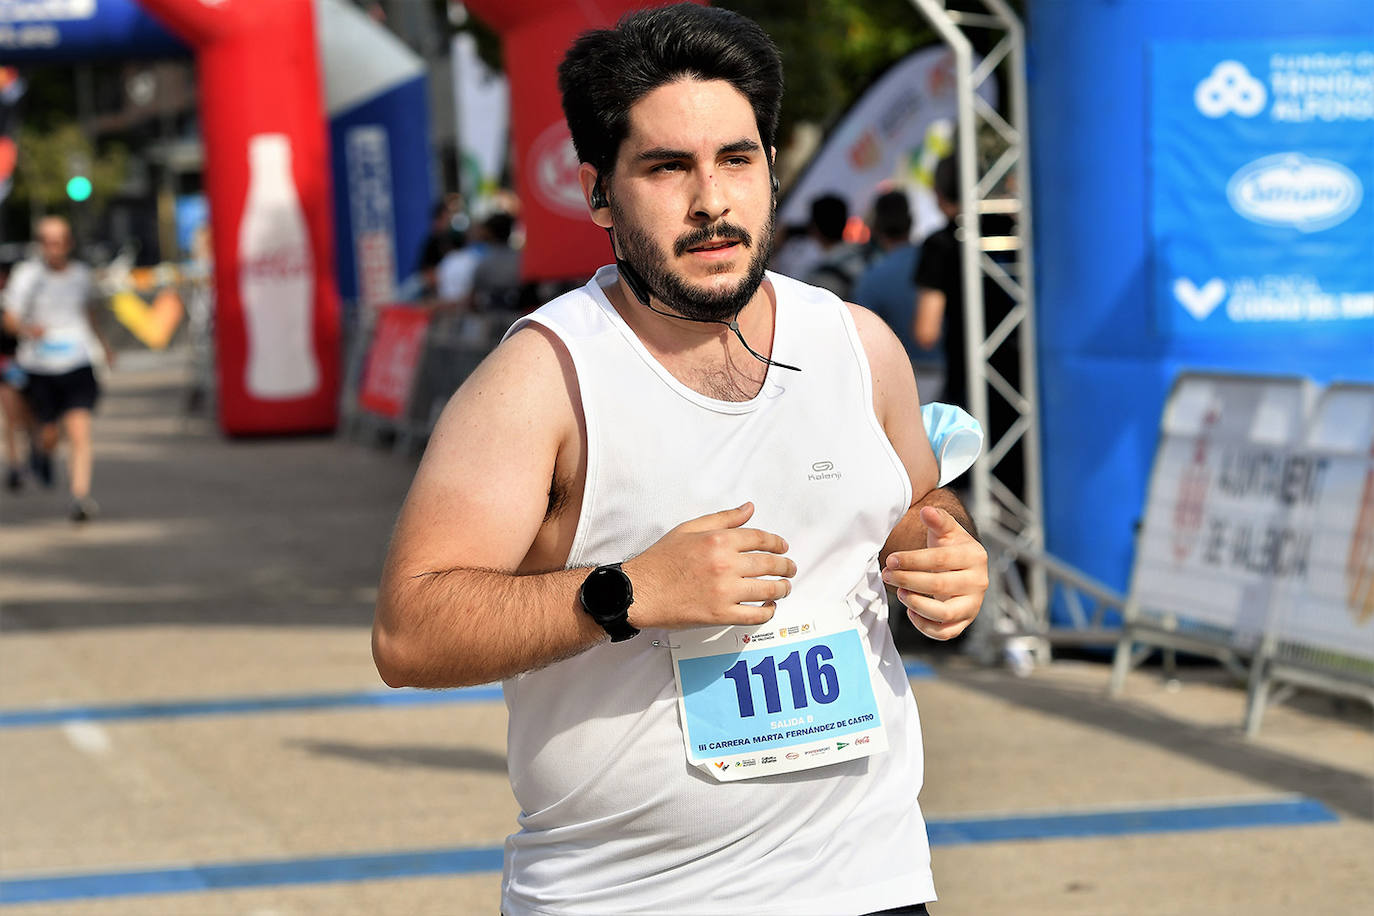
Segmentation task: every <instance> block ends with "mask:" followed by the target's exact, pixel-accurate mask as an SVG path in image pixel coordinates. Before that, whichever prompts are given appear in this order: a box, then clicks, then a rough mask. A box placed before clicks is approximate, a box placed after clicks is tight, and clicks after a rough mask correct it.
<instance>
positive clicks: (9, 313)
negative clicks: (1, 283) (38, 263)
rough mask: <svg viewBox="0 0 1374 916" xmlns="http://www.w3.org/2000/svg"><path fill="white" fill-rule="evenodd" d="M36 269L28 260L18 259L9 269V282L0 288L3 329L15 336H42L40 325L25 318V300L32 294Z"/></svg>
mask: <svg viewBox="0 0 1374 916" xmlns="http://www.w3.org/2000/svg"><path fill="white" fill-rule="evenodd" d="M35 274H36V271H35V270H34V268H33V265H32V264H31V263H30V262H28V261H20V262H19V263H18V264H16V265H14V269H13V270H11V271H10V278H9V282H8V283H6V284H5V288H4V289H3V290H0V310H2V311H3V314H2V315H0V317H2V318H3V320H4V322H5V330H7V331H9V332H10V334H12V335H14V336H15V337H42V336H43V328H42V327H41V326H40V325H36V324H29V323H28V322H27V321H26V319H27V317H28V316H27V315H25V312H26V311H27V305H26V303H27V300H28V298H29V296H30V295H31V294H32V287H33V284H34V282H35Z"/></svg>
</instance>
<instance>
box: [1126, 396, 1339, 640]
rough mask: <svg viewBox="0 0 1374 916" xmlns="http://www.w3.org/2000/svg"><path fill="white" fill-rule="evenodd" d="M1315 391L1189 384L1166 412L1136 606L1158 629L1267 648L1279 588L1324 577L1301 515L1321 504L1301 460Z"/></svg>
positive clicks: (1316, 474)
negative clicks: (1193, 628) (1167, 622)
mask: <svg viewBox="0 0 1374 916" xmlns="http://www.w3.org/2000/svg"><path fill="white" fill-rule="evenodd" d="M1312 396H1313V390H1312V388H1311V386H1310V385H1309V384H1308V383H1306V382H1305V381H1303V380H1301V379H1297V378H1285V377H1271V378H1260V377H1253V378H1246V377H1233V376H1220V375H1184V376H1181V377H1180V378H1179V380H1178V381H1177V382H1176V383H1175V385H1174V389H1173V391H1172V392H1171V394H1170V396H1169V400H1168V403H1167V404H1166V406H1165V411H1164V418H1163V422H1162V424H1161V438H1160V445H1159V450H1158V453H1157V455H1156V457H1155V463H1154V468H1153V470H1152V471H1151V475H1150V487H1149V492H1148V496H1147V498H1146V507H1145V520H1144V525H1143V528H1142V532H1141V537H1140V541H1139V544H1138V547H1137V552H1136V565H1135V572H1134V575H1133V583H1132V584H1133V589H1132V592H1133V594H1132V598H1133V600H1134V602H1135V603H1136V605H1137V607H1138V611H1139V612H1140V613H1141V614H1142V615H1145V616H1148V617H1168V618H1175V619H1178V620H1180V621H1185V622H1189V623H1193V624H1202V625H1205V626H1206V627H1207V628H1210V629H1214V630H1216V631H1220V633H1219V636H1220V638H1221V639H1222V640H1223V641H1224V642H1227V643H1229V644H1230V645H1232V646H1234V647H1237V648H1250V647H1253V646H1255V645H1256V644H1257V643H1258V641H1259V637H1260V635H1261V634H1262V632H1263V630H1264V629H1265V626H1266V624H1267V623H1268V620H1269V610H1270V607H1271V598H1272V597H1273V594H1274V591H1275V587H1276V585H1279V586H1281V585H1282V584H1283V583H1286V582H1289V581H1293V580H1299V579H1303V578H1304V577H1306V576H1307V574H1308V572H1309V570H1310V569H1311V568H1312V561H1313V549H1314V544H1313V539H1312V532H1311V531H1310V529H1301V528H1298V527H1295V526H1294V525H1293V524H1292V515H1293V510H1294V508H1295V507H1297V506H1303V505H1310V504H1312V503H1313V501H1314V500H1315V499H1316V498H1317V494H1318V492H1320V490H1319V488H1320V484H1321V482H1322V480H1321V474H1320V471H1319V469H1318V467H1317V466H1316V465H1315V464H1314V463H1313V462H1312V461H1311V460H1310V459H1309V458H1308V457H1307V456H1305V455H1303V454H1300V453H1299V452H1298V450H1297V449H1298V446H1299V444H1300V443H1301V441H1302V436H1303V433H1304V429H1305V427H1306V416H1307V412H1308V408H1309V405H1310V403H1311V401H1312Z"/></svg>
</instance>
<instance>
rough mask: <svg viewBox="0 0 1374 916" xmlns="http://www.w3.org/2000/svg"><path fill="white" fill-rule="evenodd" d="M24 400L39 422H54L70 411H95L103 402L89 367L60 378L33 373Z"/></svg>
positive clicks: (25, 387)
mask: <svg viewBox="0 0 1374 916" xmlns="http://www.w3.org/2000/svg"><path fill="white" fill-rule="evenodd" d="M24 400H26V401H28V402H29V410H31V411H33V416H34V419H35V420H37V421H38V422H39V423H55V422H57V420H58V419H59V418H61V416H62V415H63V414H64V413H66V412H67V411H69V410H80V409H85V410H93V409H94V408H95V402H96V401H98V400H100V384H99V383H98V382H96V380H95V371H94V370H92V369H91V367H90V366H82V367H81V368H80V369H73V370H72V371H71V372H63V373H61V374H60V375H44V374H43V373H41V372H30V373H29V381H28V384H27V385H25V386H24Z"/></svg>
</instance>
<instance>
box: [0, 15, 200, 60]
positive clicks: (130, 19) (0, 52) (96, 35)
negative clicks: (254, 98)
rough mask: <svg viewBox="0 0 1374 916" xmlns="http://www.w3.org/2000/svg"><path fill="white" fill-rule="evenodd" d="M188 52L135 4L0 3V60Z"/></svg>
mask: <svg viewBox="0 0 1374 916" xmlns="http://www.w3.org/2000/svg"><path fill="white" fill-rule="evenodd" d="M189 53H190V50H189V49H188V48H187V47H186V45H185V44H184V43H182V42H181V41H180V40H179V39H178V38H177V37H176V36H174V35H172V34H171V33H170V32H168V31H167V30H166V29H165V28H163V27H162V25H161V24H159V23H158V22H157V21H156V20H155V19H153V18H152V17H151V16H149V15H148V14H147V13H145V12H144V11H143V9H142V8H141V7H140V6H139V5H138V4H137V3H135V2H134V0H0V61H3V62H4V63H8V64H19V63H30V62H32V63H55V62H58V61H81V60H91V59H94V58H97V57H126V58H128V57H181V56H185V55H187V54H189Z"/></svg>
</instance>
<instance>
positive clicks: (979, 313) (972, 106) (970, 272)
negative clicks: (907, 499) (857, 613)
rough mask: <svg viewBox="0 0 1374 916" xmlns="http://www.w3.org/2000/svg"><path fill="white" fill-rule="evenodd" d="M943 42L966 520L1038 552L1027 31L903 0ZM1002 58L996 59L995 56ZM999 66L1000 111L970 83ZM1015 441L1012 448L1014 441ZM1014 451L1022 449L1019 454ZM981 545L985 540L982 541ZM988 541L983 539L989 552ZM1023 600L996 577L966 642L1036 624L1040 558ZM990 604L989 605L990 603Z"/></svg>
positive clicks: (996, 14) (989, 643)
mask: <svg viewBox="0 0 1374 916" xmlns="http://www.w3.org/2000/svg"><path fill="white" fill-rule="evenodd" d="M911 4H912V6H914V7H915V8H916V9H917V10H918V11H919V12H920V13H921V14H922V15H924V16H925V18H926V19H927V20H928V21H929V22H930V24H931V26H932V27H934V29H935V30H936V32H938V33H939V35H940V37H941V38H942V39H943V40H944V42H945V43H946V44H947V45H949V47H950V49H951V50H952V51H953V53H954V59H955V83H956V92H957V96H958V111H959V124H958V132H957V134H958V137H957V143H956V146H955V155H956V156H957V157H958V165H959V187H960V203H961V206H962V211H963V212H962V213H961V215H960V217H959V225H960V235H961V241H962V242H963V244H962V246H961V250H962V255H963V262H962V269H963V281H964V282H963V288H964V321H965V331H966V346H967V351H966V352H967V361H968V372H969V380H968V381H969V384H968V392H969V405H968V406H969V409H970V412H971V413H972V414H973V415H974V416H975V417H977V418H978V421H979V422H980V423H982V424H983V429H984V430H985V431H986V434H987V437H988V438H987V440H986V448H985V451H984V458H983V459H982V460H981V461H979V462H977V463H976V464H975V465H974V467H973V470H972V471H971V472H970V473H971V477H972V480H971V484H972V505H971V506H970V509H971V511H972V513H973V518H974V521H975V522H976V523H977V524H978V526H979V528H980V529H982V530H983V531H985V532H989V533H993V532H996V533H997V534H998V535H1000V536H999V537H998V538H997V541H998V542H1005V543H1007V544H1009V545H1014V547H1015V554H1016V556H1018V557H1021V558H1025V557H1033V558H1034V557H1043V556H1044V540H1045V535H1044V522H1043V497H1042V487H1041V463H1040V420H1039V399H1038V389H1037V386H1036V376H1037V373H1036V349H1035V284H1034V275H1033V272H1032V271H1033V266H1032V261H1033V258H1032V254H1033V248H1032V244H1031V228H1032V224H1031V180H1030V145H1029V137H1028V133H1027V121H1028V117H1029V114H1028V104H1027V94H1026V42H1025V29H1024V27H1023V26H1022V23H1021V20H1020V19H1019V18H1018V17H1017V16H1016V14H1015V13H1014V12H1013V11H1012V10H1011V8H1010V6H1008V4H1007V3H1006V0H970V2H965V3H960V4H959V5H960V6H964V7H980V6H981V8H982V10H983V11H982V12H976V11H967V10H952V9H948V8H947V7H946V0H911ZM972 30H977V31H979V32H981V33H983V35H984V36H986V35H991V36H992V38H993V41H994V43H993V45H992V48H991V50H990V51H989V52H988V53H987V55H986V56H984V57H983V58H982V59H981V60H977V61H975V59H974V51H973V42H971V41H970V39H969V34H968V33H969V32H970V31H972ZM1004 64H1005V66H1003V65H1004ZM999 67H1001V68H1002V72H1003V74H1004V75H1005V81H1006V86H1005V91H1006V92H1007V101H1008V102H1009V104H1008V105H1007V106H1006V107H1005V108H1004V110H1005V111H1006V112H1007V113H1008V115H1007V116H1005V117H1004V116H1003V115H1002V114H1001V113H999V112H998V111H997V110H995V109H994V108H993V107H992V106H991V105H990V104H988V102H987V101H986V100H985V99H983V97H982V96H981V95H979V93H978V90H979V88H980V87H981V86H982V85H983V84H984V83H985V82H986V81H987V80H988V78H989V77H991V76H992V74H993V73H994V72H995V71H997V70H998V68H999ZM989 131H990V132H991V133H992V134H993V135H995V137H996V139H997V140H998V143H997V146H999V147H1001V149H1000V151H999V152H998V153H996V154H994V155H992V156H988V157H986V158H987V159H989V160H990V161H988V162H980V157H979V154H978V146H979V143H978V138H979V136H980V135H986V134H987V133H988V132H989ZM992 214H1004V215H1007V216H1010V217H1011V218H1012V225H1013V228H1012V229H1011V230H1010V234H1007V235H995V236H985V235H983V234H982V228H983V217H985V216H988V215H992ZM985 279H988V280H991V281H992V282H993V283H995V284H996V285H997V286H998V287H1000V288H1001V289H1002V290H1003V291H1005V292H1006V294H1007V295H1008V296H1009V297H1010V300H1011V308H1010V309H1009V311H1007V313H1006V314H1005V316H1004V317H1000V320H998V322H997V324H996V326H995V327H991V328H989V327H987V324H988V322H987V321H986V320H985V319H986V312H985V310H984V295H983V291H984V282H985ZM1005 347H1017V348H1018V349H1019V357H1020V358H1019V363H1020V372H1019V377H1016V378H1007V377H1006V376H1005V375H1004V374H1003V373H1001V372H999V371H998V370H997V369H996V368H995V367H994V362H995V359H994V357H995V356H997V354H998V353H999V351H1002V349H1003V348H1005ZM993 396H995V397H998V398H1001V399H1003V400H1005V402H1006V404H1007V405H1009V408H1010V409H1009V411H1006V412H1002V413H1004V414H1005V415H1008V416H1011V417H1012V420H1011V422H1009V423H1006V422H1003V423H1001V424H998V425H996V426H995V425H994V424H993V423H992V422H991V419H992V410H991V409H990V407H991V397H993ZM1018 444H1019V445H1020V449H1019V452H1013V449H1014V448H1015V446H1017V445H1018ZM1018 454H1019V459H1018V457H1017V456H1018ZM1012 460H1019V461H1020V462H1021V463H1022V464H1023V468H1022V469H1021V470H1022V472H1023V475H1024V496H1018V495H1017V494H1016V493H1014V492H1012V490H1011V489H1010V488H1009V487H1007V486H1006V485H1005V484H1004V483H1003V482H1002V481H1001V480H999V479H998V478H997V476H996V475H995V474H994V470H995V469H996V468H997V467H998V466H999V465H1003V463H1004V462H1007V461H1012ZM988 546H989V547H990V548H992V547H993V544H992V543H990V544H989V545H988ZM989 552H991V550H990V551H989ZM1028 573H1029V574H1028V576H1027V577H1026V578H1027V579H1028V580H1029V581H1028V583H1027V585H1028V592H1029V594H1028V595H1026V596H1025V597H1026V598H1027V599H1028V600H1013V599H1012V597H1011V596H1010V595H1008V594H1007V593H1006V590H1005V582H1004V580H1003V578H1002V577H993V582H992V585H991V587H990V588H989V591H988V596H987V599H986V601H985V603H984V613H983V614H980V615H979V618H978V622H977V625H976V626H975V630H974V637H975V639H974V648H975V650H979V651H983V652H987V651H988V650H989V649H991V648H993V643H994V641H995V640H997V639H998V636H999V634H1011V633H1028V632H1030V633H1036V632H1044V629H1045V619H1044V614H1045V609H1046V602H1047V600H1048V589H1047V577H1046V569H1045V566H1044V564H1043V563H1040V562H1037V561H1034V560H1032V561H1031V562H1030V563H1029V565H1028ZM989 611H990V612H991V613H988V612H989Z"/></svg>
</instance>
